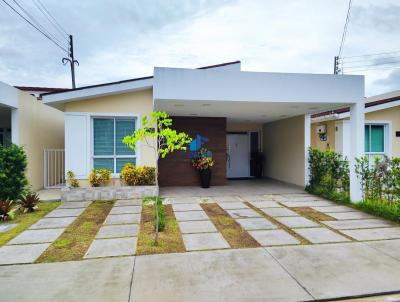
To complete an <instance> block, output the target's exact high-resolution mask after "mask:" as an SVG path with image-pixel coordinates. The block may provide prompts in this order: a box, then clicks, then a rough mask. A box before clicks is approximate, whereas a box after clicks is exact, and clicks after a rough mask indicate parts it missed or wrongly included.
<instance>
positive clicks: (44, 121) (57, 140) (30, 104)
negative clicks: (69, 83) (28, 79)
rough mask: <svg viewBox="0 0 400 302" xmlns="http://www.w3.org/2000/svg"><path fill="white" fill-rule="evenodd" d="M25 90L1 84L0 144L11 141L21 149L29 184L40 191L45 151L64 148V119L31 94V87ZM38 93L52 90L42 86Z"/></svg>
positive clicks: (32, 88)
mask: <svg viewBox="0 0 400 302" xmlns="http://www.w3.org/2000/svg"><path fill="white" fill-rule="evenodd" d="M25 88H26V87H20V89H18V88H15V87H12V86H9V85H7V84H5V83H3V82H0V144H1V145H4V144H8V143H10V142H12V143H15V144H17V145H21V146H23V147H24V149H25V152H26V155H27V158H28V169H27V178H28V181H29V184H30V186H31V187H32V189H33V190H39V189H42V188H43V186H44V179H45V175H44V173H45V169H44V151H45V150H46V149H64V120H63V114H62V113H61V112H60V111H58V110H55V109H54V108H51V107H49V106H46V105H44V104H43V103H42V101H39V100H38V99H37V98H36V97H35V96H34V95H31V94H32V93H34V91H35V88H34V87H29V89H25ZM39 91H40V92H43V91H47V92H49V91H54V90H53V89H52V88H46V89H44V88H43V87H42V88H40V90H39ZM54 160H55V159H54ZM57 160H58V161H59V162H60V163H61V162H62V161H60V159H57ZM51 176H52V177H53V178H54V182H63V180H62V178H59V179H57V178H56V175H51Z"/></svg>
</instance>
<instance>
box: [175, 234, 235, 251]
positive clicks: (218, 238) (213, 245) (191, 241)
mask: <svg viewBox="0 0 400 302" xmlns="http://www.w3.org/2000/svg"><path fill="white" fill-rule="evenodd" d="M182 237H183V243H184V244H185V247H186V250H187V251H199V250H213V249H229V248H230V246H229V244H228V242H226V240H225V239H224V237H222V235H221V234H220V233H201V234H183V235H182Z"/></svg>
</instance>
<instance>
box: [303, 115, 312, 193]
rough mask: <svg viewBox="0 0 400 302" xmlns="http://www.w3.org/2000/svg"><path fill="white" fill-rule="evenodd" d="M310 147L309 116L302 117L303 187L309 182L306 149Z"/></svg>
mask: <svg viewBox="0 0 400 302" xmlns="http://www.w3.org/2000/svg"><path fill="white" fill-rule="evenodd" d="M310 147H311V114H305V115H304V186H307V185H308V183H309V181H310V171H309V169H308V166H309V165H308V149H309V148H310Z"/></svg>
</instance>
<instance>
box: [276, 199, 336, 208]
mask: <svg viewBox="0 0 400 302" xmlns="http://www.w3.org/2000/svg"><path fill="white" fill-rule="evenodd" d="M281 204H283V205H285V206H287V207H289V208H298V207H329V206H334V205H335V203H333V202H330V201H326V200H312V201H282V202H281Z"/></svg>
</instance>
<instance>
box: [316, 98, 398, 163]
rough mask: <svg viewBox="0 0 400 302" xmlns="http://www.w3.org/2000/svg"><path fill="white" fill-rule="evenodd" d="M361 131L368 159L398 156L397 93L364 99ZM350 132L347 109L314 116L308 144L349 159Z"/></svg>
mask: <svg viewBox="0 0 400 302" xmlns="http://www.w3.org/2000/svg"><path fill="white" fill-rule="evenodd" d="M364 129H365V130H364V133H365V138H364V153H365V155H367V156H369V157H370V158H371V159H373V158H374V157H375V156H383V155H386V156H388V157H400V91H399V90H397V91H392V92H389V93H384V94H380V95H376V96H373V97H368V98H366V99H365V127H364ZM318 130H320V131H318ZM321 131H322V132H321ZM350 131H351V130H350V127H349V110H348V108H343V109H341V110H334V111H330V112H323V113H320V114H316V115H314V116H313V117H312V126H311V137H312V139H311V145H312V146H313V147H315V148H318V149H320V150H326V149H333V150H336V151H337V152H339V153H341V154H342V155H344V156H346V157H349V152H350V151H349V149H348V146H349V140H350Z"/></svg>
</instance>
